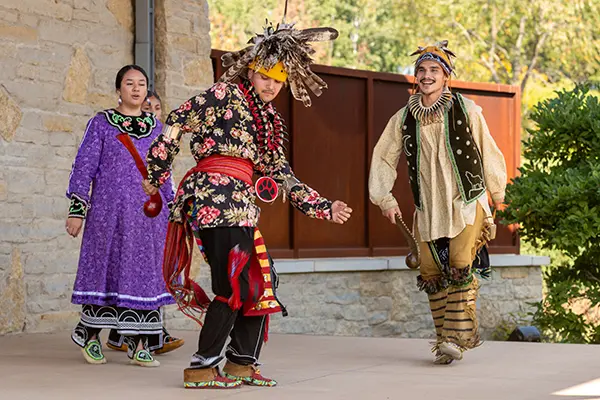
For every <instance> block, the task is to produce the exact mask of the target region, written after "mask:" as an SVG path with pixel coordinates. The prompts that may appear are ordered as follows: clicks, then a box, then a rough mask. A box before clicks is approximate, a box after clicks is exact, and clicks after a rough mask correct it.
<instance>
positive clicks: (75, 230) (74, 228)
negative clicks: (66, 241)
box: [65, 217, 83, 237]
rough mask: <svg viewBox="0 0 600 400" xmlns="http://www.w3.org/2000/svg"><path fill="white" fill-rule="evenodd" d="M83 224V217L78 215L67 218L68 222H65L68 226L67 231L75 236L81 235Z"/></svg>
mask: <svg viewBox="0 0 600 400" xmlns="http://www.w3.org/2000/svg"><path fill="white" fill-rule="evenodd" d="M82 226H83V218H76V217H69V218H67V223H66V224H65V227H66V228H67V233H68V234H69V235H71V236H73V237H77V235H79V232H81V227H82Z"/></svg>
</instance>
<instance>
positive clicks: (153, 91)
mask: <svg viewBox="0 0 600 400" xmlns="http://www.w3.org/2000/svg"><path fill="white" fill-rule="evenodd" d="M150 97H156V100H158V102H159V103H161V104H162V100H161V99H160V96H159V95H158V93H156V91H155V90H148V98H150Z"/></svg>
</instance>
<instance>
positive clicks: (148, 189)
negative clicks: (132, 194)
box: [142, 179, 158, 196]
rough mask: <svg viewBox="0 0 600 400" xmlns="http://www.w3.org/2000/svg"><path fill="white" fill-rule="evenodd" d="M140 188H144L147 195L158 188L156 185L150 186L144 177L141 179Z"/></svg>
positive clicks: (153, 192)
mask: <svg viewBox="0 0 600 400" xmlns="http://www.w3.org/2000/svg"><path fill="white" fill-rule="evenodd" d="M142 188H144V192H146V194H147V195H148V196H152V195H153V194H156V193H157V192H158V188H157V187H156V186H152V185H151V184H150V181H149V180H148V179H144V180H143V181H142Z"/></svg>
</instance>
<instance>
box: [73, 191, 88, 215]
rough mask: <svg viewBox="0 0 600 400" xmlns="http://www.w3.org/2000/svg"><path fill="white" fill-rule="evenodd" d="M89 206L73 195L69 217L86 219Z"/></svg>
mask: <svg viewBox="0 0 600 400" xmlns="http://www.w3.org/2000/svg"><path fill="white" fill-rule="evenodd" d="M88 208H89V205H88V203H87V201H85V200H84V199H82V198H81V197H79V196H77V195H76V194H72V195H71V204H70V205H69V217H74V218H85V216H86V214H87V211H88Z"/></svg>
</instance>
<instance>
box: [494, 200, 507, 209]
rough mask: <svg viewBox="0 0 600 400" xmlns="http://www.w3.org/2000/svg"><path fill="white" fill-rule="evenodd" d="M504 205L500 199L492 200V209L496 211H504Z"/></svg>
mask: <svg viewBox="0 0 600 400" xmlns="http://www.w3.org/2000/svg"><path fill="white" fill-rule="evenodd" d="M505 208H506V205H505V204H504V203H503V202H501V201H494V210H496V211H504V209H505Z"/></svg>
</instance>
